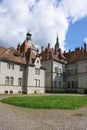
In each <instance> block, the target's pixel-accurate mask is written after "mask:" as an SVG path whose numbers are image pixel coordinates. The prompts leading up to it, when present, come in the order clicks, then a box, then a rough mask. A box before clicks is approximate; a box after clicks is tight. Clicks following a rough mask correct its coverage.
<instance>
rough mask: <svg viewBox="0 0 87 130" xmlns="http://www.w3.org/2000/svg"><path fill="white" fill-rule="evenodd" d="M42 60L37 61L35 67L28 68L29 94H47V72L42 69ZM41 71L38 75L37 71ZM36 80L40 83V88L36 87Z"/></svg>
mask: <svg viewBox="0 0 87 130" xmlns="http://www.w3.org/2000/svg"><path fill="white" fill-rule="evenodd" d="M40 67H41V62H40V58H39V57H37V58H36V60H35V66H29V67H28V88H27V93H28V94H30V93H44V92H45V70H43V69H41V68H40ZM35 69H39V71H40V73H39V74H36V70H35ZM35 80H39V81H40V86H36V84H35Z"/></svg>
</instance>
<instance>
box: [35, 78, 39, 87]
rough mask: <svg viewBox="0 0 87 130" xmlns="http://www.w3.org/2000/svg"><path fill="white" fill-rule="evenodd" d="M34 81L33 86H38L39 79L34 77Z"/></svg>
mask: <svg viewBox="0 0 87 130" xmlns="http://www.w3.org/2000/svg"><path fill="white" fill-rule="evenodd" d="M34 82H35V83H34V86H36V87H39V86H40V80H39V79H35V80H34Z"/></svg>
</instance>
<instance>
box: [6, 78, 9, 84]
mask: <svg viewBox="0 0 87 130" xmlns="http://www.w3.org/2000/svg"><path fill="white" fill-rule="evenodd" d="M5 85H9V77H7V76H6V78H5Z"/></svg>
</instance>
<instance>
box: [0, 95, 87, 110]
mask: <svg viewBox="0 0 87 130" xmlns="http://www.w3.org/2000/svg"><path fill="white" fill-rule="evenodd" d="M0 102H3V103H7V104H11V105H15V106H19V107H27V108H33V109H78V108H80V107H83V106H87V96H57V95H50V96H13V97H8V98H5V99H3V100H1V101H0Z"/></svg>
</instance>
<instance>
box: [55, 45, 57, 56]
mask: <svg viewBox="0 0 87 130" xmlns="http://www.w3.org/2000/svg"><path fill="white" fill-rule="evenodd" d="M56 53H57V50H56V45H55V55H56Z"/></svg>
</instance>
